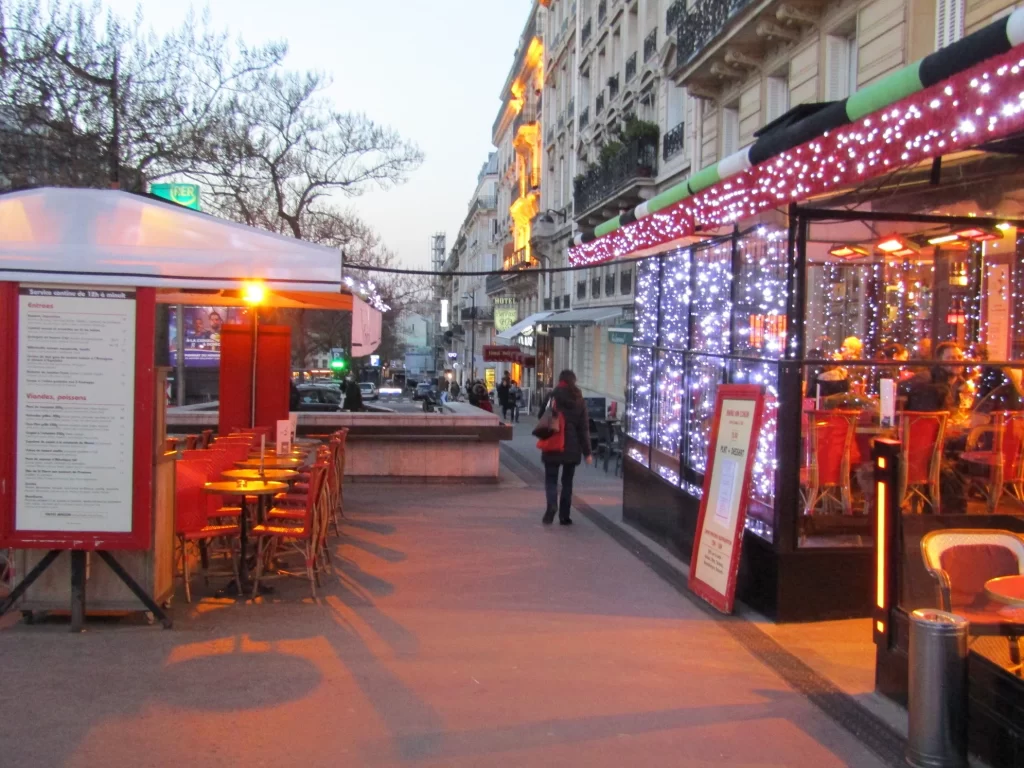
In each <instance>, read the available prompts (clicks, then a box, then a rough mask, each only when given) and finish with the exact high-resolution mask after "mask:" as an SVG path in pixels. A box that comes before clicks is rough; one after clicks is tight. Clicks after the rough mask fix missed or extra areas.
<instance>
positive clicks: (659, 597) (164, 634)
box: [0, 466, 892, 768]
mask: <svg viewBox="0 0 1024 768" xmlns="http://www.w3.org/2000/svg"><path fill="white" fill-rule="evenodd" d="M602 474H603V473H602ZM610 482H611V481H609V483H610ZM594 487H596V480H595V486H594ZM542 499H543V491H542V489H541V488H540V487H539V486H536V485H533V484H530V483H528V482H526V481H525V480H524V479H523V478H522V477H521V476H520V475H519V474H517V473H514V472H511V471H509V469H508V467H507V466H506V467H505V468H503V471H502V482H501V484H499V485H498V486H496V487H495V486H483V487H482V486H469V485H465V486H458V485H456V486H443V485H431V486H413V485H387V484H356V485H353V486H351V487H350V488H349V489H348V490H347V491H346V501H347V504H348V507H349V519H348V521H347V524H346V525H345V526H344V532H345V536H344V538H343V540H342V541H341V542H340V543H339V545H338V547H337V550H336V551H337V555H338V557H339V560H340V562H341V571H342V576H341V580H340V583H338V582H334V583H331V584H328V585H325V588H324V589H323V590H322V592H323V597H322V598H321V600H320V601H319V602H318V603H316V604H314V603H313V602H312V600H311V599H309V598H308V596H307V588H306V587H305V586H304V585H303V584H301V583H298V582H295V583H288V582H278V592H277V593H276V595H275V596H274V597H273V599H270V600H267V601H266V602H263V603H260V604H251V603H250V604H241V603H237V604H236V603H234V602H228V601H218V600H216V599H213V598H205V599H203V600H202V601H201V602H199V603H196V604H193V605H192V606H185V605H184V604H182V603H177V604H176V605H175V619H176V625H175V629H174V630H171V631H163V630H161V629H158V628H152V627H146V626H139V625H127V626H126V625H125V624H124V623H123V622H122V623H120V624H103V623H94V624H92V625H91V627H92V628H91V629H90V631H89V632H87V633H86V634H84V635H82V636H71V635H69V634H68V633H67V627H66V624H62V623H59V622H54V623H47V624H44V625H42V626H24V625H22V624H18V625H16V626H13V627H10V628H8V629H5V630H3V631H0V686H2V694H0V744H2V745H3V747H2V748H0V749H2V754H3V755H4V760H3V762H4V764H6V765H31V766H76V767H77V766H133V767H135V766H150V765H152V766H164V765H189V766H214V765H216V766H220V765H241V764H244V765H246V766H277V765H299V764H301V765H308V766H342V765H345V766H349V765H351V766H390V765H424V766H547V765H551V766H616V767H618V766H623V765H652V766H661V765H664V766H669V765H672V766H675V765H679V766H707V765H727V766H813V767H814V768H819V767H821V768H825V767H827V766H877V765H883V764H886V763H883V762H880V761H879V759H878V758H877V757H876V756H875V755H874V754H872V753H871V752H870V751H869V750H868V749H867V748H866V747H865V745H864V744H862V743H861V742H860V741H859V740H858V739H856V738H854V737H853V736H852V735H851V734H850V733H849V732H847V731H846V730H845V729H843V728H841V727H840V726H838V725H837V724H836V723H835V722H834V721H833V720H831V719H829V718H828V717H827V716H825V715H824V714H823V712H822V711H821V709H819V707H817V706H815V705H814V704H812V703H811V701H810V700H809V699H808V698H807V697H806V696H805V695H804V694H802V693H799V692H798V691H797V690H796V689H795V688H794V687H793V686H791V685H790V684H789V683H787V682H786V680H785V679H784V678H783V677H781V676H780V675H779V674H778V673H776V672H775V671H774V670H773V669H772V668H770V667H769V666H768V665H766V664H764V663H762V661H761V660H760V659H759V658H758V657H757V656H756V655H754V654H753V653H751V652H750V651H749V650H748V646H747V645H745V644H744V643H743V642H741V641H740V639H738V635H737V634H736V632H733V631H730V630H729V629H728V627H727V626H725V625H723V624H722V623H720V622H717V621H714V620H712V619H710V618H709V616H708V614H707V613H706V612H705V611H703V610H702V609H701V608H700V607H699V606H696V605H695V604H693V603H691V602H690V601H688V600H685V599H681V597H680V595H679V593H678V592H677V591H675V590H674V589H673V588H672V587H671V586H670V585H669V584H667V583H666V582H665V581H664V580H663V579H661V578H659V577H658V576H657V575H656V574H655V573H653V572H652V571H651V570H650V569H649V568H648V567H646V566H645V565H644V564H643V563H641V562H640V561H639V560H638V559H637V558H636V557H634V556H633V555H632V554H630V552H628V551H627V550H625V549H624V548H622V547H621V546H619V544H617V543H616V542H615V541H614V540H613V539H612V538H610V537H609V536H608V535H606V533H604V532H602V531H601V530H599V529H598V528H597V527H595V526H594V525H593V524H592V523H591V522H590V521H589V520H587V519H585V518H583V517H582V516H579V518H578V520H577V525H575V526H573V527H572V528H568V529H566V528H561V527H559V526H557V525H556V526H553V527H544V526H541V525H540V521H539V516H540V513H541V511H542V509H543V501H542ZM94 567H98V566H94ZM199 591H201V590H199ZM211 591H212V587H211ZM889 764H892V763H891V762H890V763H889Z"/></svg>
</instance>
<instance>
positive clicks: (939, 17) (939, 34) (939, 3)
mask: <svg viewBox="0 0 1024 768" xmlns="http://www.w3.org/2000/svg"><path fill="white" fill-rule="evenodd" d="M963 36H964V0H935V50H939V49H940V48H945V47H946V46H947V45H950V44H952V43H955V42H956V41H957V40H959V39H960V38H961V37H963Z"/></svg>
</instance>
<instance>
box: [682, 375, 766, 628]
mask: <svg viewBox="0 0 1024 768" xmlns="http://www.w3.org/2000/svg"><path fill="white" fill-rule="evenodd" d="M763 408H764V391H763V390H762V389H761V387H759V386H755V385H751V384H722V385H721V386H719V388H718V396H717V398H716V400H715V415H714V420H713V422H712V428H711V443H710V449H709V452H708V466H707V469H706V470H705V474H704V494H703V496H702V497H701V502H700V517H698V518H697V535H696V537H695V538H694V541H693V553H692V554H691V556H690V580H689V586H690V590H691V591H693V592H694V593H696V594H698V595H700V596H701V597H702V598H704V600H706V601H707V602H709V603H710V604H711V605H713V606H714V607H715V608H717V609H718V610H720V611H722V612H723V613H732V609H733V603H734V602H735V598H736V573H737V572H738V571H739V566H740V552H741V548H742V544H743V522H744V516H745V511H746V509H747V501H748V499H749V496H750V476H751V471H752V469H753V466H754V454H755V452H756V450H757V438H758V435H759V434H760V431H761V412H762V410H763Z"/></svg>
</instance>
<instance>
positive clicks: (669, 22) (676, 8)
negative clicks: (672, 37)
mask: <svg viewBox="0 0 1024 768" xmlns="http://www.w3.org/2000/svg"><path fill="white" fill-rule="evenodd" d="M685 17H686V0H676V1H675V2H674V3H672V5H670V6H669V7H668V11H667V12H666V13H665V34H666V35H667V34H670V33H671V32H672V30H673V29H675V28H676V27H678V26H679V24H680V22H681V21H682V20H683V19H684V18H685Z"/></svg>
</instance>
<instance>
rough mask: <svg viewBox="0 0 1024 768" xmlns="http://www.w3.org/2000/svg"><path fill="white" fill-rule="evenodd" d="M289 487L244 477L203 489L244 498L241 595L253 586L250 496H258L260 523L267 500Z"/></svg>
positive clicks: (241, 521)
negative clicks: (250, 559)
mask: <svg viewBox="0 0 1024 768" xmlns="http://www.w3.org/2000/svg"><path fill="white" fill-rule="evenodd" d="M257 471H258V469H257ZM243 483H244V485H243ZM287 488H288V484H287V483H280V482H276V481H274V480H251V481H250V480H244V479H238V480H234V481H222V482H215V483H206V485H204V486H203V490H204V491H206V492H207V493H217V494H220V495H221V496H239V497H241V499H242V514H241V516H240V517H241V520H240V521H239V545H240V548H241V553H240V554H239V563H238V580H239V581H240V582H241V583H240V584H239V585H238V588H239V594H240V595H244V594H246V593H247V592H249V591H250V589H251V588H252V583H251V582H250V581H249V561H248V553H249V546H248V545H249V515H248V514H247V510H246V508H245V507H246V505H247V504H248V503H249V497H255V498H256V522H257V523H259V522H260V521H261V520H262V518H263V510H264V506H265V502H266V500H267V499H270V498H271V497H273V496H274V495H276V494H278V493H281V492H282V491H284V490H286V489H287Z"/></svg>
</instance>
